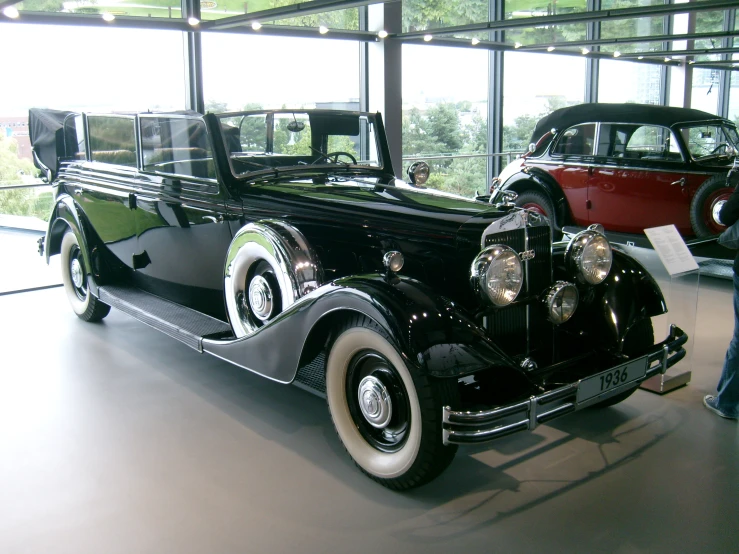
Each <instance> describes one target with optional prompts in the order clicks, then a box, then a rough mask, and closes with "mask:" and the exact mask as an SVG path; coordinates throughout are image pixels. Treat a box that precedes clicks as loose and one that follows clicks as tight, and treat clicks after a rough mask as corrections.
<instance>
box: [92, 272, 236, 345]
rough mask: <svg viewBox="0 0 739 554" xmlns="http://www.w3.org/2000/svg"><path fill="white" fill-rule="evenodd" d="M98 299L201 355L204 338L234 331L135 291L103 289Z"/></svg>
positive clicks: (212, 320)
mask: <svg viewBox="0 0 739 554" xmlns="http://www.w3.org/2000/svg"><path fill="white" fill-rule="evenodd" d="M98 297H99V298H100V300H101V301H103V302H104V303H106V304H108V305H109V306H111V307H113V308H117V309H119V310H120V311H122V312H125V313H127V314H128V315H130V316H133V317H135V318H136V319H138V320H139V321H141V322H142V323H146V324H147V325H149V326H150V327H153V328H154V329H156V330H158V331H161V332H162V333H165V334H167V335H169V336H170V337H172V338H175V339H177V340H179V341H181V342H184V343H185V344H186V345H187V346H189V347H190V348H194V349H195V350H197V351H198V352H202V351H203V338H204V337H207V336H209V335H217V334H224V333H229V334H230V333H231V327H230V326H229V325H228V324H227V323H224V322H223V321H221V320H220V319H216V318H214V317H211V316H209V315H205V314H203V313H200V312H197V311H195V310H191V309H190V308H186V307H184V306H181V305H179V304H175V303H174V302H170V301H168V300H164V299H163V298H160V297H158V296H154V295H153V294H149V293H148V292H144V291H143V290H141V289H138V288H135V287H122V286H112V285H110V286H103V287H100V288H99V291H98Z"/></svg>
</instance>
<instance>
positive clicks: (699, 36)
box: [519, 31, 739, 51]
mask: <svg viewBox="0 0 739 554" xmlns="http://www.w3.org/2000/svg"><path fill="white" fill-rule="evenodd" d="M729 37H739V31H717V32H714V33H686V34H683V35H675V34H672V35H652V36H647V37H627V38H603V39H598V40H569V41H564V42H550V43H547V44H528V45H525V46H521V47H519V50H521V51H523V50H546V49H547V48H549V47H550V46H555V47H560V46H562V47H569V46H571V47H580V46H606V45H609V44H638V43H644V42H672V41H677V40H708V39H712V38H717V39H723V38H729Z"/></svg>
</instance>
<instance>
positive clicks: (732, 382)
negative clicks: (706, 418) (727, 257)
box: [704, 274, 739, 418]
mask: <svg viewBox="0 0 739 554" xmlns="http://www.w3.org/2000/svg"><path fill="white" fill-rule="evenodd" d="M704 402H705V404H706V406H707V407H709V408H713V409H714V410H718V411H719V412H720V413H721V414H720V415H723V416H724V417H730V418H737V417H739V276H737V275H736V274H735V275H734V336H733V337H732V338H731V342H730V343H729V348H728V350H727V351H726V358H725V359H724V368H723V370H722V371H721V378H720V379H719V382H718V394H717V395H716V396H713V397H706V398H705V400H704Z"/></svg>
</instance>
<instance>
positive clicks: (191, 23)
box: [187, 17, 200, 27]
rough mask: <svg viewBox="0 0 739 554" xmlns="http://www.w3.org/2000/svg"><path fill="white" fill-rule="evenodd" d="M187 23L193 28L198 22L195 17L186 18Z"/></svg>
mask: <svg viewBox="0 0 739 554" xmlns="http://www.w3.org/2000/svg"><path fill="white" fill-rule="evenodd" d="M187 22H188V23H189V24H190V25H192V26H193V27H195V25H197V24H198V23H200V20H199V19H198V18H197V17H188V18H187Z"/></svg>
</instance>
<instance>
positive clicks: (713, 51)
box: [620, 46, 739, 59]
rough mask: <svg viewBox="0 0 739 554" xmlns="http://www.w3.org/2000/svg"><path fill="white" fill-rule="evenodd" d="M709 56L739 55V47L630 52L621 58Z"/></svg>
mask: <svg viewBox="0 0 739 554" xmlns="http://www.w3.org/2000/svg"><path fill="white" fill-rule="evenodd" d="M709 54H739V46H737V47H735V48H692V49H690V50H659V51H652V52H628V53H624V54H621V56H620V57H621V58H625V59H629V58H637V57H640V56H643V57H645V58H646V57H650V56H652V57H659V56H662V57H664V56H705V55H709Z"/></svg>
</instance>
